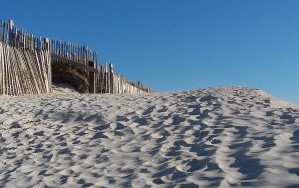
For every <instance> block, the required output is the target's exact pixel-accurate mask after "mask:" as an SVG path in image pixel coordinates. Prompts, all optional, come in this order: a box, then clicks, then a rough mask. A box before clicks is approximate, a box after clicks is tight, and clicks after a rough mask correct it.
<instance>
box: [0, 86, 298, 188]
mask: <svg viewBox="0 0 299 188" xmlns="http://www.w3.org/2000/svg"><path fill="white" fill-rule="evenodd" d="M56 91H57V92H55V93H53V94H45V95H40V96H34V95H26V96H19V97H10V96H0V112H1V113H0V125H1V126H0V132H1V135H0V141H1V146H0V147H1V148H0V153H1V155H0V187H46V186H51V187H61V186H64V187H89V186H91V187H97V186H98V187H101V186H102V187H146V186H162V187H173V186H177V187H198V186H199V187H230V186H237V187H240V186H245V187H246V186H249V187H256V186H268V187H273V186H274V187H275V186H276V187H288V186H289V187H292V186H293V187H296V186H298V185H299V177H298V176H299V126H298V123H299V111H298V107H297V106H295V105H293V104H290V103H288V102H284V101H280V100H277V99H275V98H273V97H271V96H270V95H268V94H266V93H264V92H262V91H260V90H257V89H254V88H245V87H223V88H209V89H201V90H194V91H186V92H177V93H161V94H142V95H133V94H131V95H129V94H127V95H108V94H101V95H92V94H84V95H82V94H79V93H76V92H71V89H69V90H67V91H68V93H67V94H65V93H63V91H64V90H61V89H57V90H56Z"/></svg>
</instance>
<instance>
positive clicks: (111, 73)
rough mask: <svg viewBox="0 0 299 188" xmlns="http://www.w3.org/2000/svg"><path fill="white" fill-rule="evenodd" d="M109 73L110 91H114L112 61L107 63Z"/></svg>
mask: <svg viewBox="0 0 299 188" xmlns="http://www.w3.org/2000/svg"><path fill="white" fill-rule="evenodd" d="M109 71H110V72H109V74H110V93H114V86H113V84H114V83H113V76H114V75H113V65H112V63H110V64H109Z"/></svg>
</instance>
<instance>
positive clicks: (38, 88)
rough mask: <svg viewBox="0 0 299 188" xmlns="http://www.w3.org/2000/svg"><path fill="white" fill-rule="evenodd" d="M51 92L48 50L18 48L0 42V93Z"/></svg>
mask: <svg viewBox="0 0 299 188" xmlns="http://www.w3.org/2000/svg"><path fill="white" fill-rule="evenodd" d="M47 92H51V59H50V53H49V51H48V50H40V51H32V50H20V49H17V48H15V47H11V46H9V45H7V44H4V43H3V42H0V94H7V95H22V94H41V93H47Z"/></svg>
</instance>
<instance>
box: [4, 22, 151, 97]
mask: <svg viewBox="0 0 299 188" xmlns="http://www.w3.org/2000/svg"><path fill="white" fill-rule="evenodd" d="M0 43H2V45H1V49H0V53H1V58H2V59H0V66H3V67H2V69H1V70H0V74H1V75H0V79H1V80H2V82H0V84H1V85H2V90H1V91H0V94H1V93H5V94H13V93H18V94H25V93H43V92H49V91H50V90H51V85H52V73H51V61H52V62H53V61H60V62H65V63H68V64H70V65H73V66H76V67H77V68H79V69H83V70H85V71H87V72H89V74H88V75H89V81H90V87H91V88H90V90H91V92H92V93H145V92H151V89H150V88H146V87H144V86H143V85H142V84H141V83H140V82H137V83H135V82H132V81H129V80H127V79H126V78H125V77H123V76H120V75H118V74H116V73H115V72H114V71H113V65H112V64H109V66H108V64H107V63H106V64H105V65H102V64H100V63H98V54H97V52H95V51H92V50H91V49H89V48H88V47H87V46H81V45H77V44H73V43H70V42H64V41H61V40H54V39H51V40H50V39H48V38H41V37H37V36H34V35H32V34H30V33H28V32H26V31H24V30H23V29H20V28H18V27H16V26H14V23H13V21H12V20H10V21H8V22H4V21H1V25H0ZM10 54H12V55H10ZM20 54H23V55H20ZM8 57H9V58H13V57H15V59H13V60H12V59H11V60H7V58H8ZM35 64H37V65H38V66H36V65H35ZM10 66H12V67H10ZM26 66H27V68H28V67H29V68H28V70H27V69H26V71H24V70H25V69H24V70H23V69H20V70H22V71H23V72H25V73H26V74H29V76H30V75H31V76H32V78H30V79H27V81H24V82H20V80H23V77H24V79H25V77H26V76H28V75H19V73H20V72H18V70H19V69H15V68H16V67H17V68H20V67H21V68H22V67H23V68H24V67H26ZM8 70H9V71H15V72H12V73H11V74H9V73H8V72H7V71H8ZM20 70H19V71H20ZM1 71H2V72H1ZM3 71H4V72H3ZM36 75H38V77H36ZM15 76H19V77H18V78H21V77H22V79H20V80H19V81H17V80H15V79H17V78H16V77H15ZM36 79H41V81H39V80H36ZM28 80H29V81H28ZM30 82H33V83H34V84H33V85H34V86H35V87H36V88H35V89H33V88H32V87H28V89H24V87H23V86H22V85H26V87H27V85H30V84H31V85H32V83H30ZM12 83H14V84H17V85H20V86H18V89H17V88H15V90H14V86H12V85H11V84H12ZM19 87H20V88H21V89H20V88H19ZM10 90H13V91H10Z"/></svg>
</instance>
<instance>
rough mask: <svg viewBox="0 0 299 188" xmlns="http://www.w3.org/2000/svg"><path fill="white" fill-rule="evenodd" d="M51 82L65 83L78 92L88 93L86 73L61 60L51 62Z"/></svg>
mask: <svg viewBox="0 0 299 188" xmlns="http://www.w3.org/2000/svg"><path fill="white" fill-rule="evenodd" d="M52 81H53V83H66V84H69V85H71V86H73V87H74V89H75V90H76V91H78V92H80V93H89V85H90V84H89V82H88V73H86V72H85V71H82V70H80V69H78V68H75V67H73V66H70V65H69V64H66V63H63V62H52Z"/></svg>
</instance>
